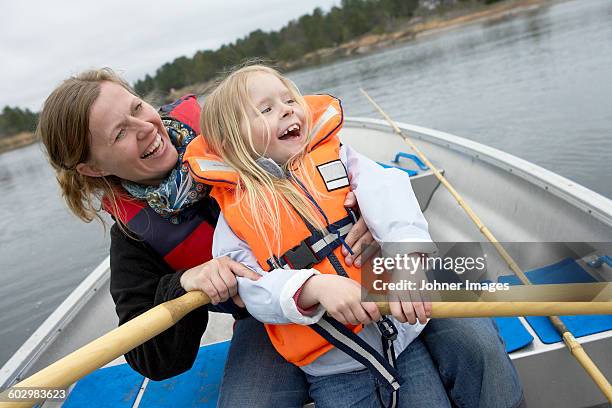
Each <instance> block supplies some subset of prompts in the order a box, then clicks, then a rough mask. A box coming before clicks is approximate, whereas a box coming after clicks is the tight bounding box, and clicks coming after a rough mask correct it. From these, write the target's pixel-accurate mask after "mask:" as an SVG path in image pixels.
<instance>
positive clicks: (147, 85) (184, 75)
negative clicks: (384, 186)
mask: <svg viewBox="0 0 612 408" xmlns="http://www.w3.org/2000/svg"><path fill="white" fill-rule="evenodd" d="M433 1H434V2H436V0H433ZM457 1H460V2H474V3H478V2H480V3H485V4H490V3H494V2H497V1H500V0H437V3H438V4H439V5H444V4H447V3H448V4H452V3H454V2H457ZM420 3H421V1H419V0H342V1H341V4H340V6H339V7H332V8H331V10H329V11H328V12H323V10H322V9H321V8H318V7H317V8H316V9H314V11H313V12H312V13H310V14H305V15H303V16H301V17H299V18H297V19H295V20H292V21H290V22H289V23H288V24H287V25H285V26H284V27H282V28H281V29H280V30H278V31H270V32H264V31H262V30H255V31H253V32H251V33H249V34H248V35H247V36H245V37H243V38H240V39H238V40H236V41H235V42H233V43H230V44H226V45H222V46H221V47H220V48H218V49H217V50H215V51H213V50H203V51H198V52H196V53H195V55H194V56H193V57H192V58H188V57H185V56H182V57H179V58H176V59H175V60H174V61H172V62H167V63H165V64H164V65H162V66H161V67H160V68H158V69H157V70H156V71H155V74H154V75H153V76H151V75H149V74H147V75H145V77H144V79H140V80H138V81H136V82H135V84H134V89H135V90H136V92H137V93H138V94H140V95H143V96H144V95H148V94H150V93H151V92H156V93H158V94H162V95H165V94H167V93H168V92H169V91H170V90H171V89H173V88H174V89H177V88H182V87H184V86H187V85H192V84H195V83H198V82H206V81H208V80H211V79H213V78H215V77H216V76H217V75H218V73H219V72H221V71H223V70H225V69H226V68H227V67H231V66H234V65H236V64H239V63H240V62H242V61H244V60H245V59H249V58H263V59H265V60H270V61H275V62H278V63H288V62H295V61H297V60H299V59H300V58H301V57H302V56H303V55H305V54H307V53H309V52H313V51H316V50H320V49H323V48H328V47H335V46H337V45H339V44H342V43H345V42H348V41H350V40H353V39H355V38H357V37H359V36H361V35H363V34H366V33H375V34H381V33H385V32H390V31H393V30H395V29H397V26H398V24H400V23H402V22H405V21H407V20H408V19H409V18H411V17H413V16H414V13H415V11H416V10H417V9H418V7H419V4H420ZM37 119H38V114H37V113H33V112H31V111H30V110H29V109H27V108H26V109H25V110H23V109H21V108H19V107H15V108H11V107H9V106H5V107H4V109H3V110H2V113H0V138H1V137H5V136H9V135H13V134H16V133H20V132H30V131H34V129H35V127H36V123H37Z"/></svg>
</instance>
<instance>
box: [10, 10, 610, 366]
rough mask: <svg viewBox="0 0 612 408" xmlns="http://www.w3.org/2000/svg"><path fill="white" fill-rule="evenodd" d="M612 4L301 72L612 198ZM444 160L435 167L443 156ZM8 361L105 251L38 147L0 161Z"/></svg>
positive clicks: (309, 85) (530, 17)
mask: <svg viewBox="0 0 612 408" xmlns="http://www.w3.org/2000/svg"><path fill="white" fill-rule="evenodd" d="M611 21H612V2H610V1H609V0H592V1H591V0H590V1H585V0H580V1H578V0H576V1H572V2H566V3H560V4H556V5H554V6H551V7H547V8H543V9H539V10H534V11H532V12H529V13H528V14H522V15H520V16H519V17H516V18H513V19H509V20H504V21H499V22H496V23H488V24H479V25H473V26H467V27H463V28H459V29H455V30H452V31H449V32H446V33H440V34H436V35H432V36H428V37H425V38H423V39H420V40H418V41H416V42H413V43H408V44H404V45H401V46H398V47H396V48H393V49H387V50H385V51H382V52H379V53H376V54H371V55H368V56H365V57H359V58H355V59H351V60H345V61H341V62H338V63H335V64H331V65H327V66H324V67H320V68H315V69H308V70H303V71H299V72H295V73H293V74H291V75H290V77H291V78H292V79H293V80H294V81H295V82H296V83H297V84H298V86H299V87H300V88H301V89H302V91H303V92H305V93H313V92H325V93H331V94H333V95H336V96H338V97H340V98H341V99H342V101H343V105H344V107H345V109H346V112H347V114H348V115H350V116H369V117H377V114H376V113H375V112H374V111H373V109H372V107H371V106H370V105H369V104H368V103H367V101H366V100H365V99H364V97H363V96H362V95H361V93H360V92H359V87H363V88H365V89H366V90H368V91H369V92H370V94H371V95H372V96H373V97H374V98H375V99H376V100H377V101H378V102H379V104H380V105H381V106H382V107H383V108H384V109H385V110H386V111H387V112H388V113H389V115H391V117H393V118H394V119H395V120H398V121H403V122H410V123H414V124H418V125H422V126H426V127H431V128H435V129H440V130H444V131H448V132H450V133H453V134H456V135H458V136H463V137H466V138H469V139H472V140H475V141H478V142H481V143H485V144H488V145H491V146H493V147H496V148H498V149H500V150H504V151H507V152H509V153H512V154H514V155H516V156H519V157H521V158H524V159H526V160H529V161H532V162H534V163H536V164H538V165H540V166H543V167H545V168H547V169H549V170H552V171H554V172H557V173H559V174H561V175H563V176H565V177H568V178H570V179H572V180H575V181H577V182H578V183H580V184H583V185H585V186H586V187H588V188H590V189H592V190H595V191H597V192H599V193H601V194H603V195H605V196H607V197H612V183H610V181H609V180H610V175H611V174H612V24H610V22H611ZM434 161H435V160H434ZM0 188H1V191H2V197H3V198H4V199H3V200H1V201H0V211H1V214H2V217H0V311H1V313H0V364H3V363H4V362H5V361H6V360H7V359H8V358H9V357H10V356H11V355H12V354H13V353H14V352H15V350H16V349H17V348H18V347H19V345H20V344H22V343H23V342H24V341H25V340H26V339H27V337H28V336H29V335H30V334H31V333H32V332H33V331H34V330H35V329H36V328H37V327H38V326H39V325H40V323H42V321H43V320H44V319H45V318H46V317H47V316H48V315H49V314H50V313H51V312H52V311H53V310H54V309H55V308H56V307H57V306H58V305H59V303H61V301H62V300H63V299H64V298H65V297H66V296H67V294H68V293H69V292H70V291H71V290H72V289H73V288H74V287H75V286H76V285H77V284H78V283H79V282H80V281H81V280H82V279H83V278H84V277H85V276H86V275H87V274H88V273H89V272H90V271H91V270H92V269H93V268H94V267H95V266H96V265H97V264H98V263H99V262H100V261H102V260H103V259H104V257H105V256H106V255H107V254H108V246H109V244H108V238H107V235H104V232H103V229H102V228H101V227H100V226H99V225H97V224H90V225H87V224H84V223H82V222H80V221H79V220H77V219H76V218H75V217H73V216H72V215H70V213H69V212H68V210H67V209H66V207H65V205H64V202H63V201H62V199H61V197H60V193H59V189H58V187H57V185H56V182H55V180H54V177H53V174H52V171H51V169H50V168H49V166H48V165H47V163H46V162H45V160H44V157H43V155H42V153H41V149H40V147H39V146H38V145H35V146H29V147H27V148H24V149H20V150H16V151H12V152H9V153H5V154H2V155H0Z"/></svg>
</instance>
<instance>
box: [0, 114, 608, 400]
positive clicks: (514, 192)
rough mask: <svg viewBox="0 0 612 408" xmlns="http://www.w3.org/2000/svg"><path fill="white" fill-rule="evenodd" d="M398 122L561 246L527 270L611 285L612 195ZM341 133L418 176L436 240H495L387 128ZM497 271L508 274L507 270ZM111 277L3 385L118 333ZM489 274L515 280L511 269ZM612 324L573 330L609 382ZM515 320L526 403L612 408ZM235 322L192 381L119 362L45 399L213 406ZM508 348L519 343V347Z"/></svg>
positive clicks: (506, 233)
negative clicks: (154, 377) (146, 374)
mask: <svg viewBox="0 0 612 408" xmlns="http://www.w3.org/2000/svg"><path fill="white" fill-rule="evenodd" d="M397 125H398V126H399V128H400V129H401V130H402V131H403V132H405V133H406V134H408V135H410V137H411V139H412V140H413V142H414V143H415V144H416V145H417V146H418V148H419V149H420V150H421V151H423V152H424V153H425V154H426V155H427V157H428V158H429V159H430V160H431V161H432V162H433V163H434V164H435V165H436V166H437V167H438V168H439V169H440V170H441V172H443V173H444V175H445V176H446V177H447V178H448V179H449V181H450V182H451V183H452V184H453V186H454V187H455V189H456V190H458V191H459V192H460V193H461V194H462V196H463V197H464V199H465V201H466V202H468V203H469V204H470V205H471V206H472V208H473V209H474V211H475V212H476V213H477V214H478V215H479V216H480V218H481V219H482V220H483V221H484V222H485V224H486V225H487V226H488V227H489V228H490V229H491V230H492V231H493V232H494V233H495V235H496V237H497V238H498V240H499V241H500V242H504V241H507V242H509V243H512V242H532V243H559V245H551V249H550V250H545V251H543V250H542V249H541V248H540V249H538V250H537V256H534V254H535V252H534V253H526V254H524V253H523V254H522V255H521V257H520V258H517V259H516V260H517V262H519V263H520V264H521V265H522V267H523V268H524V269H526V270H530V271H531V272H529V273H528V275H529V274H530V273H531V274H532V275H530V276H532V277H534V276H536V275H535V274H538V273H542V271H544V272H546V275H547V276H548V277H549V278H550V276H552V279H553V281H552V282H545V283H555V281H554V279H556V277H557V276H565V277H567V276H568V274H569V275H572V274H573V273H575V272H577V273H578V274H579V275H580V274H581V276H582V278H581V279H583V278H584V277H586V279H587V280H586V281H589V282H590V281H592V282H610V281H612V262H611V258H610V255H612V253H606V252H605V251H609V249H610V241H611V239H612V201H611V200H609V199H608V198H605V197H603V196H601V195H599V194H597V193H595V192H593V191H591V190H589V189H587V188H585V187H583V186H581V185H579V184H577V183H575V182H573V181H571V180H568V179H566V178H564V177H562V176H560V175H558V174H555V173H552V172H550V171H548V170H545V169H543V168H541V167H539V166H537V165H535V164H532V163H530V162H527V161H525V160H522V159H519V158H517V157H515V156H512V155H510V154H508V153H504V152H502V151H499V150H497V149H494V148H492V147H488V146H485V145H482V144H479V143H476V142H474V141H470V140H467V139H464V138H461V137H458V136H454V135H451V134H448V133H444V132H441V131H437V130H432V129H427V128H424V127H419V126H415V125H410V124H404V123H398V124H397ZM341 138H342V139H343V142H344V143H347V144H349V145H351V146H352V147H354V148H355V149H356V150H357V151H360V152H362V153H364V154H366V155H367V156H369V157H370V158H372V159H374V160H376V161H377V162H379V163H380V164H381V165H383V166H385V167H389V166H393V167H398V168H400V169H402V170H405V171H407V172H409V173H410V174H411V177H412V186H413V189H414V191H415V194H416V196H417V199H418V200H419V203H420V205H421V208H422V209H423V211H424V214H425V216H426V218H427V220H428V222H429V228H430V233H431V235H432V238H433V239H434V241H436V242H483V241H485V240H484V239H483V237H482V236H481V235H480V232H479V231H478V229H477V228H476V227H475V226H474V225H473V224H472V222H471V221H470V220H469V218H468V217H467V216H466V215H465V214H464V213H463V210H462V209H461V208H460V207H459V206H458V205H457V203H456V201H455V200H454V199H453V198H452V197H451V195H450V194H449V193H448V192H447V191H446V190H445V189H444V188H443V187H441V186H440V183H439V181H438V180H437V178H436V177H435V175H434V174H433V172H432V170H431V169H429V168H427V166H426V165H425V164H424V163H421V162H419V160H417V159H415V158H414V157H413V156H411V154H410V153H409V152H408V148H407V145H406V144H405V143H404V141H403V140H402V139H401V138H400V137H399V136H398V135H396V134H394V133H393V131H392V129H391V127H390V126H389V125H388V124H387V123H386V122H383V121H380V120H375V119H368V118H346V120H345V126H344V129H343V130H342V132H341ZM562 243H563V245H562ZM571 243H575V244H574V245H572V244H571ZM580 243H589V245H588V248H589V250H588V251H585V250H584V249H576V245H578V246H579V244H580ZM510 249H512V248H511V244H510ZM510 252H512V251H510ZM576 254H579V256H576ZM490 256H491V257H494V256H495V255H494V254H490ZM496 270H502V271H505V273H509V270H508V269H507V268H506V269H504V268H497V269H496ZM491 273H492V272H491ZM572 276H573V275H572ZM109 277H110V271H109V259H108V258H107V259H106V260H104V261H103V262H102V263H101V264H100V265H99V266H98V267H97V268H96V269H95V270H94V271H93V272H92V273H91V274H90V275H89V276H88V277H87V278H86V279H85V280H84V281H83V282H82V283H81V284H80V285H79V286H78V287H77V288H76V289H75V290H74V291H73V292H72V293H71V294H70V295H69V296H68V298H67V299H66V300H65V301H64V302H63V303H62V304H61V305H60V306H59V307H58V308H57V309H56V310H55V311H54V312H53V313H52V314H51V315H50V316H49V318H47V320H46V321H45V322H44V323H43V324H42V325H41V326H40V327H39V328H38V329H37V330H36V331H35V332H34V333H33V334H32V336H31V337H30V338H29V339H28V340H27V341H26V342H25V343H24V344H23V346H22V347H21V348H20V349H19V350H18V351H17V352H16V353H15V354H14V355H13V356H12V358H11V359H10V360H9V361H8V362H7V363H6V364H5V365H4V366H3V367H2V369H0V390H4V389H6V388H8V387H10V386H11V385H13V384H15V383H17V382H18V381H20V380H21V379H24V378H26V377H28V376H29V375H31V374H33V373H35V372H37V371H38V370H40V369H42V368H44V367H46V366H48V365H49V364H51V363H52V362H54V361H56V360H58V359H59V358H61V357H63V356H65V355H66V354H68V353H70V352H72V351H74V350H76V349H77V348H79V347H80V346H82V345H84V344H86V343H88V342H90V341H91V340H93V339H95V338H97V337H99V336H101V335H103V334H105V333H106V332H108V331H110V330H112V329H114V328H115V327H116V326H117V323H118V320H117V317H116V315H115V312H114V304H113V302H112V299H111V297H110V292H109ZM487 278H488V279H490V280H492V281H496V280H497V281H501V280H502V279H506V280H509V279H511V278H509V277H507V276H505V275H503V273H497V275H496V276H487ZM547 279H548V278H547ZM569 279H571V276H570V278H569ZM582 281H584V280H582ZM570 282H571V280H570ZM611 318H612V316H607V315H606V316H599V319H600V320H601V321H600V323H601V324H600V327H599V329H598V330H597V331H593V330H590V331H588V330H587V331H586V334H585V333H582V334H583V335H580V333H575V335H576V336H577V337H578V340H579V342H580V343H581V344H582V346H583V347H584V349H585V350H586V352H587V353H588V354H589V356H590V357H591V358H592V360H593V361H594V362H596V363H597V364H598V366H599V368H600V369H601V370H602V372H603V373H604V375H605V376H606V377H608V378H610V377H611V376H612V330H611V329H612V325H611V324H612V323H611V320H610V319H611ZM511 319H513V320H511V321H510V320H508V321H505V320H503V319H498V323H499V324H500V327H501V328H502V335H503V336H504V339H505V340H506V347H507V350H508V351H509V352H510V353H509V354H510V357H511V359H512V360H513V362H514V364H515V366H516V368H517V370H518V372H519V375H520V378H521V381H522V384H523V387H524V390H525V397H526V402H527V405H528V406H530V407H552V406H554V407H595V406H607V405H606V399H605V397H604V396H603V394H602V393H601V392H600V391H599V389H598V388H597V387H596V386H595V384H594V382H593V381H592V380H591V379H590V378H589V377H588V376H587V374H586V373H585V372H584V370H583V369H582V368H581V367H580V366H579V364H578V363H577V361H576V360H574V358H573V357H572V356H571V355H570V353H569V352H568V350H567V348H566V347H565V346H564V344H563V342H561V341H555V339H554V335H551V334H550V333H548V334H547V333H544V334H542V333H541V332H540V331H538V324H540V325H542V324H543V323H542V322H541V321H540V322H539V323H538V322H537V321H535V320H534V321H532V320H529V319H526V318H523V317H519V318H511ZM544 320H546V318H544ZM570 320H571V318H570ZM602 322H603V323H602ZM573 323H574V325H573V326H572V325H571V324H569V323H568V326H572V327H578V329H581V327H579V326H577V325H580V324H581V323H580V322H579V321H578V322H576V321H574V322H573ZM231 324H232V320H231V317H228V316H226V315H219V314H212V316H211V321H210V323H209V327H208V329H207V330H206V333H205V334H204V336H203V338H202V347H201V351H200V355H199V357H198V358H200V356H205V357H202V358H203V360H202V361H206V364H204V363H202V364H198V361H196V364H195V365H194V368H192V370H190V371H189V372H187V373H185V374H181V375H180V376H177V377H175V378H172V379H168V380H165V381H161V382H154V381H149V380H148V379H146V378H143V377H142V376H140V375H138V374H137V373H135V372H134V371H132V370H131V369H130V368H129V367H128V366H127V365H126V363H125V360H124V359H123V358H122V357H120V358H118V359H116V360H115V361H112V362H110V363H109V364H108V365H107V366H106V367H105V368H102V369H100V370H98V371H95V372H93V373H92V374H90V375H89V376H87V377H85V378H84V379H82V380H80V381H78V382H77V383H76V385H73V386H72V387H71V388H70V389H69V390H68V391H69V395H68V399H67V400H65V401H46V402H44V403H43V405H42V406H43V407H59V406H63V407H76V406H81V405H79V404H86V405H87V406H88V407H97V406H100V407H102V406H104V407H119V406H121V407H151V406H155V407H157V406H196V405H197V406H205V407H208V406H214V405H215V401H216V395H217V394H216V393H217V390H218V385H219V381H220V378H221V375H222V366H223V359H224V356H225V353H226V352H227V344H228V341H227V340H228V339H229V338H230V337H231V327H232V326H231ZM502 326H503V327H502ZM504 330H505V333H504ZM578 331H580V330H578ZM544 332H545V330H544ZM506 336H509V337H506ZM513 336H514V338H511V337H513ZM551 336H552V337H553V339H552V340H551V338H550V337H551ZM557 337H558V336H557ZM509 343H513V344H512V347H509V346H510V344H509ZM513 348H514V349H513ZM211 361H217V362H218V364H212V363H211ZM119 379H124V380H125V381H124V384H119ZM113 381H114V382H113ZM122 381H123V380H122ZM105 384H108V385H105ZM103 387H106V388H103ZM180 398H186V399H184V400H182V399H180ZM178 401H180V402H178Z"/></svg>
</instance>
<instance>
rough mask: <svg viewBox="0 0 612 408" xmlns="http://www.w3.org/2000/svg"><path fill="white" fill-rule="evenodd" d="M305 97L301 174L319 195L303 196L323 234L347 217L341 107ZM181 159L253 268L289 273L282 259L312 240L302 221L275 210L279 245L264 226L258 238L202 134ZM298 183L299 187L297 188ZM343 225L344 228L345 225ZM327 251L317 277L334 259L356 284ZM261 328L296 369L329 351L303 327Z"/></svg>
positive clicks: (233, 176)
mask: <svg viewBox="0 0 612 408" xmlns="http://www.w3.org/2000/svg"><path fill="white" fill-rule="evenodd" d="M305 98H306V101H307V103H308V106H309V107H310V113H311V115H312V116H311V119H312V121H311V123H312V124H313V125H312V133H313V138H312V140H311V141H310V143H309V145H308V147H307V156H309V157H310V159H312V162H313V163H314V166H312V165H310V164H309V160H305V161H304V163H305V164H304V167H305V169H303V172H304V173H306V174H307V176H308V177H309V178H310V180H312V181H313V184H314V186H315V187H316V190H317V191H318V192H319V194H311V192H309V193H306V192H305V195H307V196H310V198H311V199H314V198H313V197H317V199H316V205H317V206H318V207H319V208H320V210H321V211H322V213H323V214H324V216H323V215H322V216H321V219H322V220H323V222H324V224H327V225H328V229H329V231H335V229H336V228H335V227H336V226H337V225H339V224H337V223H339V222H340V223H341V222H342V220H346V219H347V218H350V215H349V213H348V212H347V209H346V208H345V207H344V200H345V198H346V194H347V193H348V192H349V191H350V187H349V181H348V175H347V173H346V169H345V168H344V165H343V164H342V163H341V162H340V160H339V152H340V140H339V138H338V131H339V130H340V128H341V127H342V123H343V118H344V117H343V112H342V106H341V104H340V101H339V100H338V99H336V98H333V97H331V96H328V95H316V96H306V97H305ZM184 159H185V160H186V161H187V163H188V165H189V166H190V169H191V173H192V175H193V176H194V178H195V179H196V180H197V181H199V182H202V183H206V184H210V185H212V191H211V196H213V197H214V198H215V199H216V200H217V202H218V203H219V206H220V207H221V211H222V213H223V215H224V217H225V219H226V220H227V223H228V224H229V226H230V228H231V229H232V231H233V232H234V233H235V234H236V235H237V236H238V237H239V238H240V239H242V240H243V241H245V242H246V243H247V244H248V245H249V246H250V248H251V250H252V251H253V253H254V255H255V257H256V258H257V261H258V263H259V265H260V266H261V267H262V268H263V269H264V270H270V269H272V268H273V266H279V265H278V264H277V265H275V260H276V261H286V262H283V263H284V264H287V265H288V267H289V268H290V269H291V267H292V266H293V265H292V264H291V256H285V257H284V256H283V255H287V254H295V253H297V251H298V250H300V251H301V250H303V249H304V245H303V241H304V240H307V239H309V237H310V238H312V235H313V233H312V231H311V230H309V228H308V226H307V225H306V223H305V222H303V221H300V218H299V216H298V215H297V213H296V212H295V211H292V213H293V214H290V213H289V212H288V211H285V210H283V209H282V208H283V207H281V214H280V225H281V230H282V231H281V233H282V238H281V242H278V239H279V237H277V236H275V235H274V234H273V232H272V231H271V229H270V228H267V233H266V236H265V237H261V236H260V235H259V233H258V232H257V230H256V229H255V227H254V225H255V223H254V222H253V218H252V214H251V212H250V209H249V207H248V205H247V204H246V201H247V200H246V199H245V200H241V202H240V203H236V195H235V191H234V186H235V185H236V184H237V183H239V177H238V174H237V172H236V171H234V170H233V168H231V167H230V166H228V165H226V164H225V163H223V162H222V161H221V159H220V158H219V157H218V156H216V155H214V154H212V153H211V151H210V149H209V147H208V146H207V144H206V141H205V139H204V138H203V137H202V136H198V137H197V138H196V139H194V140H193V141H192V142H191V143H190V144H189V146H188V148H187V151H186V153H185V156H184ZM300 184H301V187H299V186H300ZM296 186H298V188H302V189H305V187H304V183H300V182H299V181H297V182H296ZM244 217H247V219H244ZM348 227H349V228H350V225H349V226H348ZM329 237H334V238H335V237H336V236H335V235H333V234H329V235H328V240H329ZM263 240H267V241H268V242H269V247H270V248H273V249H274V250H275V251H276V248H278V246H279V245H280V251H279V252H278V253H274V254H273V255H274V256H273V257H271V256H270V253H269V252H268V249H267V248H268V247H267V246H266V245H264V244H263V242H264V241H263ZM311 242H312V239H311ZM331 252H332V253H333V255H334V256H330V257H326V258H324V259H322V260H319V259H317V262H318V263H316V266H315V267H316V269H317V270H318V271H319V272H321V273H328V274H335V273H338V270H337V269H336V268H337V261H339V263H340V264H341V269H342V270H343V271H345V272H346V274H347V275H348V276H349V277H350V278H352V279H354V280H356V281H358V282H360V270H359V269H358V268H355V267H353V266H348V265H346V264H345V263H344V257H343V256H342V254H341V248H340V247H339V246H338V247H336V248H335V249H333V251H331ZM310 254H312V251H311V252H310ZM329 258H335V259H332V260H333V261H334V263H336V267H335V266H334V264H333V263H332V262H330V259H329ZM292 269H300V268H292ZM347 327H349V328H351V330H352V331H353V332H354V333H358V332H359V331H360V330H361V328H362V326H361V325H359V326H347ZM266 330H267V331H268V335H269V337H270V339H271V341H272V344H273V345H274V347H275V348H276V350H277V351H278V352H279V353H280V354H281V355H282V356H284V357H285V359H287V360H288V361H290V362H291V363H294V364H296V365H298V366H302V365H306V364H309V363H311V362H313V361H314V360H315V359H316V358H318V357H319V356H321V355H322V354H324V353H326V352H327V351H329V350H330V349H331V348H332V345H331V344H329V343H328V342H327V341H326V340H325V339H323V338H322V337H321V336H319V335H318V334H317V333H316V332H315V331H313V330H312V329H311V328H309V327H307V326H301V325H297V324H287V325H271V324H267V325H266Z"/></svg>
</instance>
